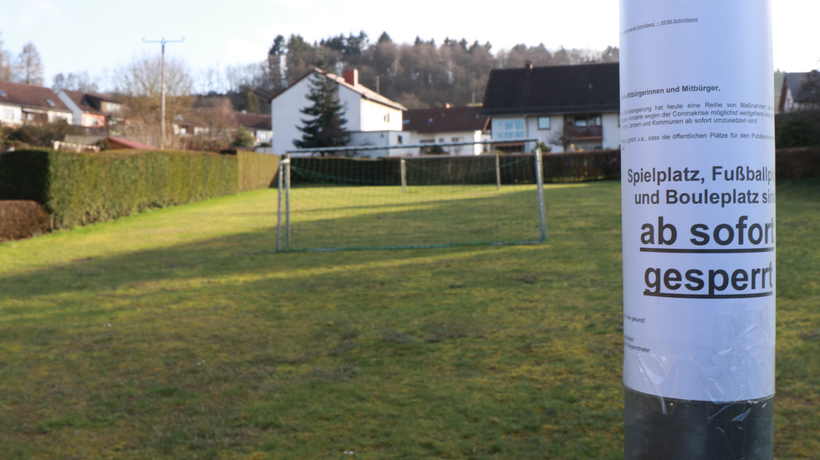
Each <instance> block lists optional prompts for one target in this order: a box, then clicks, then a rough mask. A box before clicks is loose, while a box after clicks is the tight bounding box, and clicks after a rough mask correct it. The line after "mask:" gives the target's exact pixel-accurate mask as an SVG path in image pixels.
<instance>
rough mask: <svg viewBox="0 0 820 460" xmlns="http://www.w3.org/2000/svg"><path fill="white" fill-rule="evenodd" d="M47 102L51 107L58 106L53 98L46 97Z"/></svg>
mask: <svg viewBox="0 0 820 460" xmlns="http://www.w3.org/2000/svg"><path fill="white" fill-rule="evenodd" d="M46 104H48V106H49V107H56V106H57V104H55V103H54V101H52V100H51V99H46Z"/></svg>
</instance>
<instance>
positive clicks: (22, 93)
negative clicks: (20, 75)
mask: <svg viewBox="0 0 820 460" xmlns="http://www.w3.org/2000/svg"><path fill="white" fill-rule="evenodd" d="M57 120H65V121H67V122H68V123H69V124H70V123H71V122H72V114H71V110H69V109H68V107H66V106H65V104H64V103H63V101H61V100H60V98H58V97H57V95H56V94H54V91H52V90H50V89H48V88H44V87H42V86H33V85H24V84H21V83H11V82H7V81H0V124H2V125H10V126H19V125H22V124H24V123H46V122H48V123H52V122H55V121H57Z"/></svg>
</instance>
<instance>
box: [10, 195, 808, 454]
mask: <svg viewBox="0 0 820 460" xmlns="http://www.w3.org/2000/svg"><path fill="white" fill-rule="evenodd" d="M619 189H620V184H619V183H618V182H599V183H591V184H577V185H556V186H549V185H548V186H546V197H547V200H546V201H547V225H548V230H549V238H548V240H547V243H545V244H542V245H523V246H459V247H449V248H435V249H416V250H379V251H342V252H328V253H312V252H288V253H276V252H275V250H274V249H275V246H276V232H275V223H276V220H275V218H276V191H275V190H263V191H258V192H248V193H244V194H241V195H237V196H232V197H225V198H220V199H214V200H208V201H205V202H201V203H197V204H194V205H190V206H185V207H180V208H174V209H164V210H158V211H153V212H148V213H144V214H140V215H137V216H134V217H130V218H126V219H121V220H119V221H116V222H110V223H105V224H97V225H92V226H89V227H84V228H78V229H75V230H72V231H64V232H57V233H55V234H51V235H46V236H43V237H40V238H35V239H31V240H26V241H18V242H12V243H3V244H0V312H2V314H0V458H3V459H7V458H8V459H17V458H19V459H36V458H43V459H53V458H64V459H74V458H89V459H91V458H94V459H97V458H144V459H155V458H218V459H247V458H253V459H256V460H259V459H320V458H349V457H350V455H348V454H345V453H344V452H345V451H353V452H355V454H354V455H353V457H354V458H363V459H376V458H379V459H381V458H384V459H402V458H406V459H420V458H477V459H478V458H499V459H501V458H504V459H508V458H510V459H511V458H516V459H518V458H522V459H527V458H538V459H543V458H566V459H574V458H579V459H587V458H588V459H600V458H603V459H617V458H621V457H622V455H621V449H622V442H623V441H622V428H621V423H622V390H621V388H622V384H621V380H620V375H621V365H622V348H623V345H622V335H621V334H622V332H621V244H620V203H619ZM310 190H311V189H304V190H303V192H304V193H310ZM321 190H322V189H316V192H314V193H320V192H321ZM296 191H297V190H295V192H296ZM510 193H511V194H512V193H514V192H512V191H511V192H510ZM778 200H779V201H778V310H779V311H778V348H777V353H778V355H777V359H778V371H777V379H778V381H777V388H778V400H777V412H776V417H777V421H776V427H777V433H776V438H777V446H776V449H777V455H778V458H783V459H792V458H811V457H813V456H815V455H816V452H818V451H820V441H819V440H818V439H817V436H816V434H817V433H818V432H820V411H818V403H820V388H819V387H818V386H819V385H820V359H818V356H820V312H819V311H818V308H817V303H818V299H819V298H820V276H818V275H820V242H818V237H817V235H819V234H820V182H818V181H803V182H800V183H781V184H778ZM306 202H309V201H303V202H302V203H306ZM393 211H394V213H401V212H405V210H402V209H401V208H399V209H393ZM362 212H363V211H361V210H359V211H356V210H355V209H352V210H351V211H350V214H349V215H347V216H343V217H341V220H342V221H344V219H358V218H359V217H361V213H362ZM379 212H380V213H381V212H383V210H382V211H379ZM357 213H358V214H357ZM309 214H310V213H309V212H308V213H305V214H302V216H305V217H300V215H299V214H294V216H293V217H294V222H293V226H294V230H296V229H298V228H299V227H300V226H305V225H309V224H310V218H309V217H307V216H309ZM533 219H534V220H533V222H534V225H535V227H534V229H535V230H536V231H537V224H538V223H537V217H533ZM319 220H323V221H324V222H329V220H328V219H319ZM525 225H530V224H529V223H527V224H525ZM366 231H374V232H375V231H378V227H377V226H376V227H373V228H372V229H371V230H365V232H366ZM295 235H296V233H294V236H295ZM300 235H304V233H300ZM536 235H537V233H536Z"/></svg>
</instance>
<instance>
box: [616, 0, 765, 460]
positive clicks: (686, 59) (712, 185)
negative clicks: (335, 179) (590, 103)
mask: <svg viewBox="0 0 820 460" xmlns="http://www.w3.org/2000/svg"><path fill="white" fill-rule="evenodd" d="M771 3H772V2H771V0H721V1H719V2H714V1H713V2H705V1H704V2H680V1H679V0H620V7H621V11H620V21H621V23H620V27H619V30H620V32H621V33H620V37H621V38H620V40H621V42H620V64H619V72H620V75H619V83H620V96H621V97H620V114H621V120H622V121H623V122H622V123H621V124H620V126H621V177H622V178H623V179H624V180H623V181H622V182H621V209H622V226H623V228H622V232H621V234H622V238H623V239H622V247H623V271H624V273H623V322H624V328H623V331H624V332H623V334H624V361H623V363H624V364H623V366H624V368H623V380H624V459H625V460H650V459H664V460H740V459H744V460H771V459H772V458H774V394H775V323H776V321H775V310H776V305H775V303H776V302H775V299H776V292H775V291H776V286H775V280H776V279H777V275H776V273H775V270H776V268H777V264H776V261H775V241H774V238H775V229H774V224H775V222H776V218H775V204H774V203H773V202H771V201H772V200H768V202H764V201H763V200H762V199H761V200H758V201H757V202H754V200H748V199H746V198H747V197H750V196H754V195H758V196H761V197H762V196H764V195H766V194H768V193H774V187H775V184H774V179H773V177H772V176H773V175H774V173H773V171H774V165H775V161H774V160H775V155H774V107H773V106H774V103H773V101H774V84H773V83H774V82H773V73H772V69H773V68H774V65H773V60H772V29H771ZM707 46H708V47H709V52H708V53H701V52H698V51H697V50H701V49H704V48H705V47H707ZM748 56H754V59H749V58H748ZM744 109H745V110H744ZM744 112H745V113H744ZM704 114H705V115H706V116H703V115H704ZM699 115H700V116H699ZM648 117H657V118H653V121H652V122H651V123H649V122H645V120H643V121H641V122H638V121H637V120H639V119H641V118H648ZM695 171H697V176H698V177H697V178H695V177H693V174H695ZM644 172H648V174H649V176H644ZM653 175H654V179H652V178H651V177H650V176H653ZM639 176H640V178H639ZM661 176H662V177H661ZM741 177H743V179H741ZM758 178H759V179H760V180H759V181H758V180H756V179H758ZM740 180H743V182H742V186H741V182H740ZM741 190H742V192H741ZM741 193H743V194H746V196H745V197H744V198H740V199H738V198H735V197H734V196H737V195H739V194H741ZM721 197H722V198H723V199H722V200H721V199H720V198H721ZM752 228H754V230H752ZM767 228H768V229H769V231H768V232H766V229H767ZM758 235H760V237H759V238H758ZM767 237H768V238H767ZM763 274H766V275H767V276H765V277H763V276H762V275H763Z"/></svg>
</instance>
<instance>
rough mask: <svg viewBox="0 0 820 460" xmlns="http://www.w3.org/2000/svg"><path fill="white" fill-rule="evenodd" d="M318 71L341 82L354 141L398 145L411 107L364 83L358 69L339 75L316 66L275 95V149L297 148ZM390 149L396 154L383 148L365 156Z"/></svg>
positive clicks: (339, 83)
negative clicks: (296, 141)
mask: <svg viewBox="0 0 820 460" xmlns="http://www.w3.org/2000/svg"><path fill="white" fill-rule="evenodd" d="M314 75H315V76H319V77H324V78H329V79H331V80H333V81H335V82H336V83H337V84H338V89H339V92H338V97H339V101H340V102H341V104H342V107H344V111H345V114H344V117H345V119H346V120H347V125H346V128H347V130H348V131H350V132H351V142H350V145H396V142H398V140H399V137H400V136H401V135H402V134H401V130H402V112H404V111H405V110H407V109H406V108H405V107H404V106H402V105H401V104H399V103H398V102H394V101H391V100H390V99H387V98H386V97H384V96H382V95H380V94H379V93H377V92H375V91H372V90H370V89H368V88H366V87H364V85H362V84H360V83H359V72H358V71H357V70H348V71H345V72H344V77H339V76H338V75H334V74H331V73H324V72H322V71H321V70H319V69H315V70H314V71H313V72H311V73H309V74H307V75H305V76H304V77H302V78H301V79H299V80H298V81H296V82H295V83H294V84H292V85H291V86H290V87H288V88H287V89H286V90H284V91H282V92H281V93H279V94H277V95H276V96H274V97H273V98H272V99H271V101H270V104H271V127H272V128H273V142H272V145H273V153H275V154H283V153H285V152H288V151H292V150H295V149H296V147H295V146H294V144H293V141H295V140H300V139H302V131H300V130H299V127H300V126H301V125H302V121H301V120H302V119H303V118H305V115H304V114H302V113H301V112H300V110H301V109H303V108H305V107H307V106H308V105H309V104H310V103H311V102H310V101H309V100H308V99H307V98H306V97H307V95H308V94H309V93H310V81H311V78H309V77H311V76H314ZM387 152H389V153H390V155H394V153H393V152H392V151H387V150H382V151H378V152H371V153H369V154H365V155H363V156H385V155H386V154H387Z"/></svg>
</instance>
